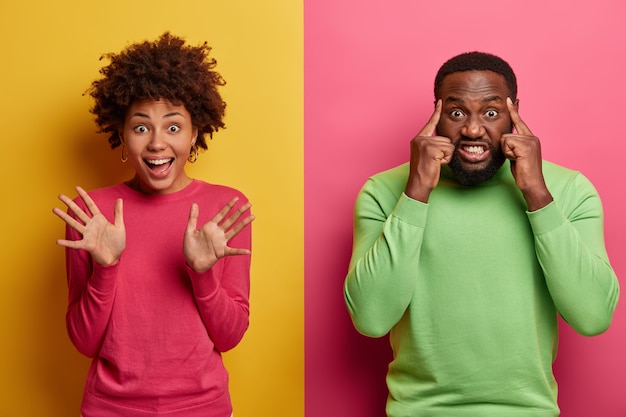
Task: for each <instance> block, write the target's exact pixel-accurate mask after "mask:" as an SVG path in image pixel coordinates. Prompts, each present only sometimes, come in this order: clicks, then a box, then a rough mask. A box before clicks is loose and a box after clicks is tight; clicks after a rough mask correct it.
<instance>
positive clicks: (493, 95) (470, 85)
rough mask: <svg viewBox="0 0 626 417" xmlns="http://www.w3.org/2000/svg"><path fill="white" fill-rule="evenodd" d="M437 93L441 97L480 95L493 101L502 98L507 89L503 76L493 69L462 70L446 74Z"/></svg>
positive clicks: (504, 96) (507, 92)
mask: <svg viewBox="0 0 626 417" xmlns="http://www.w3.org/2000/svg"><path fill="white" fill-rule="evenodd" d="M439 93H440V95H441V97H442V98H446V97H448V96H450V97H452V98H459V99H461V98H463V96H466V95H480V96H484V97H483V98H485V99H489V100H490V101H493V100H494V99H497V98H500V99H502V100H504V99H505V98H506V97H507V96H508V95H509V89H508V86H507V84H506V80H505V79H504V76H502V75H501V74H498V73H496V72H493V71H463V72H455V73H452V74H448V75H447V76H446V77H445V78H444V79H443V82H442V84H441V88H440V89H439Z"/></svg>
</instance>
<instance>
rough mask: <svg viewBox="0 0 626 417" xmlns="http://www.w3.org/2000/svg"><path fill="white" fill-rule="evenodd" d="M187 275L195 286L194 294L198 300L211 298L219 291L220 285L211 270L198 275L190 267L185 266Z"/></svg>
mask: <svg viewBox="0 0 626 417" xmlns="http://www.w3.org/2000/svg"><path fill="white" fill-rule="evenodd" d="M185 268H187V274H189V279H190V280H191V285H192V286H193V293H194V295H195V296H196V298H210V297H211V296H212V295H213V294H215V293H216V292H217V290H218V289H219V284H218V283H217V282H216V279H215V278H214V277H213V271H212V270H211V269H209V270H208V271H206V272H203V273H198V272H196V271H194V270H193V269H191V267H190V266H189V265H185Z"/></svg>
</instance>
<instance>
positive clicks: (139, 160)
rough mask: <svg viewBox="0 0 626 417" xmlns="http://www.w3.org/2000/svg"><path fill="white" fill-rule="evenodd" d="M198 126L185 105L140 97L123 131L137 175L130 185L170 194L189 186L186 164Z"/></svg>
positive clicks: (122, 134) (152, 191)
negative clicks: (195, 126) (194, 123)
mask: <svg viewBox="0 0 626 417" xmlns="http://www.w3.org/2000/svg"><path fill="white" fill-rule="evenodd" d="M197 135H198V129H196V128H194V126H193V123H192V120H191V115H190V114H189V112H188V111H187V109H186V108H185V106H184V105H182V104H180V105H175V104H173V103H171V102H170V101H169V100H163V99H161V100H153V99H147V100H138V101H135V102H133V103H132V104H131V106H130V107H129V108H128V112H127V113H126V119H125V121H124V127H123V129H122V132H121V136H122V138H123V143H124V145H125V146H126V151H127V153H128V160H129V161H130V162H131V163H132V164H133V168H134V169H135V177H134V178H133V179H132V180H131V181H130V183H129V185H130V186H131V187H132V188H134V189H136V190H137V191H140V192H143V193H146V194H169V193H174V192H176V191H180V190H182V189H183V188H185V187H186V186H187V185H189V184H190V183H191V181H192V179H191V178H189V177H188V176H187V174H186V173H185V164H186V163H187V158H188V157H189V153H190V151H191V148H192V146H193V145H194V144H195V142H196V137H197Z"/></svg>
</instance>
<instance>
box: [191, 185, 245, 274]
mask: <svg viewBox="0 0 626 417" xmlns="http://www.w3.org/2000/svg"><path fill="white" fill-rule="evenodd" d="M237 200H238V198H237V197H235V198H233V199H232V200H230V201H229V202H228V204H226V205H225V206H224V207H223V208H222V209H221V210H220V211H219V213H217V214H216V215H215V216H214V217H213V218H212V219H211V220H210V221H208V222H207V223H205V224H204V225H203V226H202V227H201V228H200V229H198V228H197V227H198V215H199V213H200V209H199V208H198V205H197V204H192V205H191V211H190V213H189V221H188V223H187V229H186V230H185V237H184V241H183V254H184V255H185V258H186V259H187V264H188V265H189V266H190V267H191V268H192V269H193V270H194V271H196V272H205V271H207V270H209V269H210V268H211V267H212V266H213V265H214V264H215V263H216V262H217V261H218V260H219V259H221V258H223V257H224V256H233V255H248V254H250V250H249V249H242V248H231V247H230V246H228V241H229V240H230V239H232V238H233V237H235V236H237V235H238V234H239V232H241V231H242V230H243V228H244V227H246V226H247V225H248V224H250V223H251V222H252V221H253V220H254V216H253V215H249V216H247V217H245V218H244V219H243V220H241V221H238V220H239V218H240V217H241V215H242V214H243V213H245V212H246V210H248V209H249V208H250V203H249V202H248V203H245V204H243V205H241V207H239V208H238V209H237V210H235V211H234V212H233V213H232V214H230V216H229V215H228V213H229V212H230V211H231V209H232V208H233V207H234V206H235V203H236V202H237Z"/></svg>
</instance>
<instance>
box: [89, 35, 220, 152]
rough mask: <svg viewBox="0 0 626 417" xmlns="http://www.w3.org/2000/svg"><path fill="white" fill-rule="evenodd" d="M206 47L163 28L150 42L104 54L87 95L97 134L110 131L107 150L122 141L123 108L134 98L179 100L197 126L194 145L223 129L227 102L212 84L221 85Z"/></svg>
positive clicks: (175, 101) (200, 143)
mask: <svg viewBox="0 0 626 417" xmlns="http://www.w3.org/2000/svg"><path fill="white" fill-rule="evenodd" d="M210 51H211V47H210V46H208V45H207V43H206V42H205V43H204V44H202V45H199V46H195V47H194V46H189V45H185V41H184V39H182V38H180V37H177V36H173V35H171V34H170V33H169V32H165V33H164V34H163V35H161V36H160V37H159V38H158V39H157V40H156V41H154V42H149V41H145V42H141V43H136V44H133V45H130V46H128V47H126V48H125V49H124V50H122V51H121V52H120V53H118V54H114V53H108V54H105V55H103V56H102V57H101V58H100V59H101V60H102V59H104V58H108V59H109V60H110V63H109V65H107V66H105V67H103V68H102V69H101V70H100V74H102V76H103V77H102V78H101V79H99V80H96V81H94V82H93V83H92V84H91V88H90V89H89V90H88V93H89V94H90V95H91V96H92V97H93V98H94V100H95V104H94V106H93V108H92V109H91V113H93V114H94V115H95V116H96V120H95V121H96V124H97V125H98V127H99V132H101V133H108V134H109V144H110V145H111V148H116V147H117V146H119V145H121V143H122V142H121V139H120V136H119V130H120V129H121V127H122V126H123V125H124V120H125V117H126V112H127V111H128V108H129V107H130V105H131V104H132V103H133V102H134V101H136V100H144V99H154V100H158V99H166V100H169V101H171V102H172V103H174V104H177V105H179V104H182V105H184V106H185V108H186V109H187V111H188V112H189V114H190V115H191V121H192V123H193V125H194V127H196V128H197V129H198V137H197V140H196V145H197V146H198V147H200V148H203V149H207V145H206V140H205V135H206V134H208V135H209V137H211V138H212V137H213V132H215V131H217V130H218V129H220V128H222V129H223V128H225V125H224V122H223V121H222V119H223V117H224V111H225V109H226V103H225V102H224V101H223V100H222V97H221V96H220V94H219V92H218V91H217V88H218V87H220V86H223V85H225V84H226V82H225V81H224V79H223V78H222V77H221V75H220V74H219V73H217V72H215V71H213V68H215V66H216V64H217V62H216V60H215V59H214V58H209V52H210Z"/></svg>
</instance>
